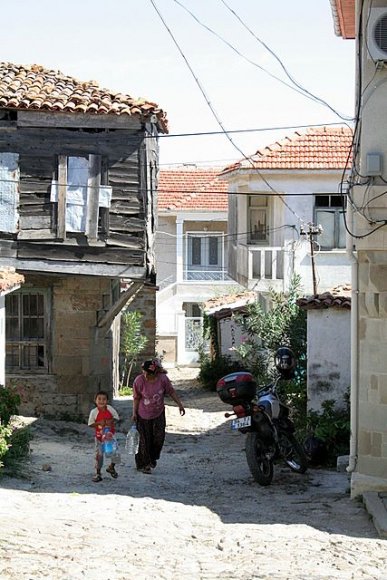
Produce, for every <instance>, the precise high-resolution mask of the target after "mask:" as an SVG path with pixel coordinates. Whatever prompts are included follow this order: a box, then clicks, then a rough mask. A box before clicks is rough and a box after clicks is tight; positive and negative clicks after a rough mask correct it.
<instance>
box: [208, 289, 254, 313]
mask: <svg viewBox="0 0 387 580" xmlns="http://www.w3.org/2000/svg"><path fill="white" fill-rule="evenodd" d="M256 299H257V295H256V293H255V292H253V291H245V292H239V293H236V294H226V295H225V296H218V297H215V298H210V299H209V300H207V302H205V303H204V305H203V308H204V311H205V312H206V314H207V315H209V316H214V317H215V318H217V319H221V318H229V317H230V316H232V314H233V313H234V312H239V313H244V312H247V305H248V304H252V303H253V302H255V301H256Z"/></svg>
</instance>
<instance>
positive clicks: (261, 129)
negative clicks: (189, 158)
mask: <svg viewBox="0 0 387 580" xmlns="http://www.w3.org/2000/svg"><path fill="white" fill-rule="evenodd" d="M175 1H176V0H175ZM342 124H343V123H342V122H340V121H336V122H332V123H313V124H306V125H285V126H282V127H281V126H280V127H258V128H255V129H231V130H229V129H228V130H227V133H230V134H231V133H260V132H264V131H281V130H287V129H308V128H313V127H331V126H334V125H342ZM345 125H347V123H345ZM347 126H348V125H347ZM212 135H224V131H198V132H196V133H167V134H163V133H160V134H159V135H158V136H157V137H158V138H159V139H170V138H171V137H203V136H212ZM145 138H146V139H151V138H153V139H154V135H151V134H147V135H145Z"/></svg>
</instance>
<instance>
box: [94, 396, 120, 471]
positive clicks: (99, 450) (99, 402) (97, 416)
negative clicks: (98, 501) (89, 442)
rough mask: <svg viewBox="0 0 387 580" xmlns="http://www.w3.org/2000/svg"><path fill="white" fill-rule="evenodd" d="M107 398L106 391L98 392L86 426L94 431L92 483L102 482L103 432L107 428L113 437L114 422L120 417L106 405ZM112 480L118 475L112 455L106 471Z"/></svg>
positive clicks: (114, 430)
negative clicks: (93, 472)
mask: <svg viewBox="0 0 387 580" xmlns="http://www.w3.org/2000/svg"><path fill="white" fill-rule="evenodd" d="M108 400H109V396H108V394H107V393H106V391H98V393H97V394H96V395H95V398H94V402H95V405H96V406H95V408H94V409H92V411H91V412H90V415H89V420H88V423H87V424H88V425H89V427H93V428H94V429H95V475H94V477H93V481H94V482H96V483H97V482H99V481H102V476H101V469H102V466H103V444H102V435H103V430H104V429H105V428H106V427H108V428H109V431H110V432H111V433H112V434H113V435H114V433H115V432H116V429H115V421H119V419H120V417H119V415H118V413H117V411H116V410H115V409H114V408H113V407H112V406H111V405H108ZM106 471H107V473H109V474H110V475H111V476H112V478H113V479H117V477H118V473H117V471H116V468H115V463H114V455H113V456H112V461H111V463H110V465H109V467H108V468H107V469H106Z"/></svg>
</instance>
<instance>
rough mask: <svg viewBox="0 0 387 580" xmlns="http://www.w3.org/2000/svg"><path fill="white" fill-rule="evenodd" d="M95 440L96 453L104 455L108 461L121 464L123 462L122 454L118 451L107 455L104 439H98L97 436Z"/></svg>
mask: <svg viewBox="0 0 387 580" xmlns="http://www.w3.org/2000/svg"><path fill="white" fill-rule="evenodd" d="M94 442H95V453H96V455H99V456H101V455H103V456H104V458H105V459H107V460H108V461H110V463H115V464H117V465H118V464H120V463H121V454H120V453H119V452H118V451H117V452H116V453H114V454H113V455H109V456H106V455H104V453H103V443H102V441H100V440H99V439H97V438H96V437H95V439H94Z"/></svg>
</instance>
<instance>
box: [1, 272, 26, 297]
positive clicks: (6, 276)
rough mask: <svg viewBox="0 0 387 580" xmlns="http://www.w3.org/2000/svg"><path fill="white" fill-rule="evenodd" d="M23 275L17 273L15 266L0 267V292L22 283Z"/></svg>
mask: <svg viewBox="0 0 387 580" xmlns="http://www.w3.org/2000/svg"><path fill="white" fill-rule="evenodd" d="M23 282H24V276H23V275H22V274H18V273H17V272H16V271H15V268H0V294H1V293H2V292H5V291H9V290H12V288H16V287H17V286H19V285H20V284H23Z"/></svg>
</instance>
